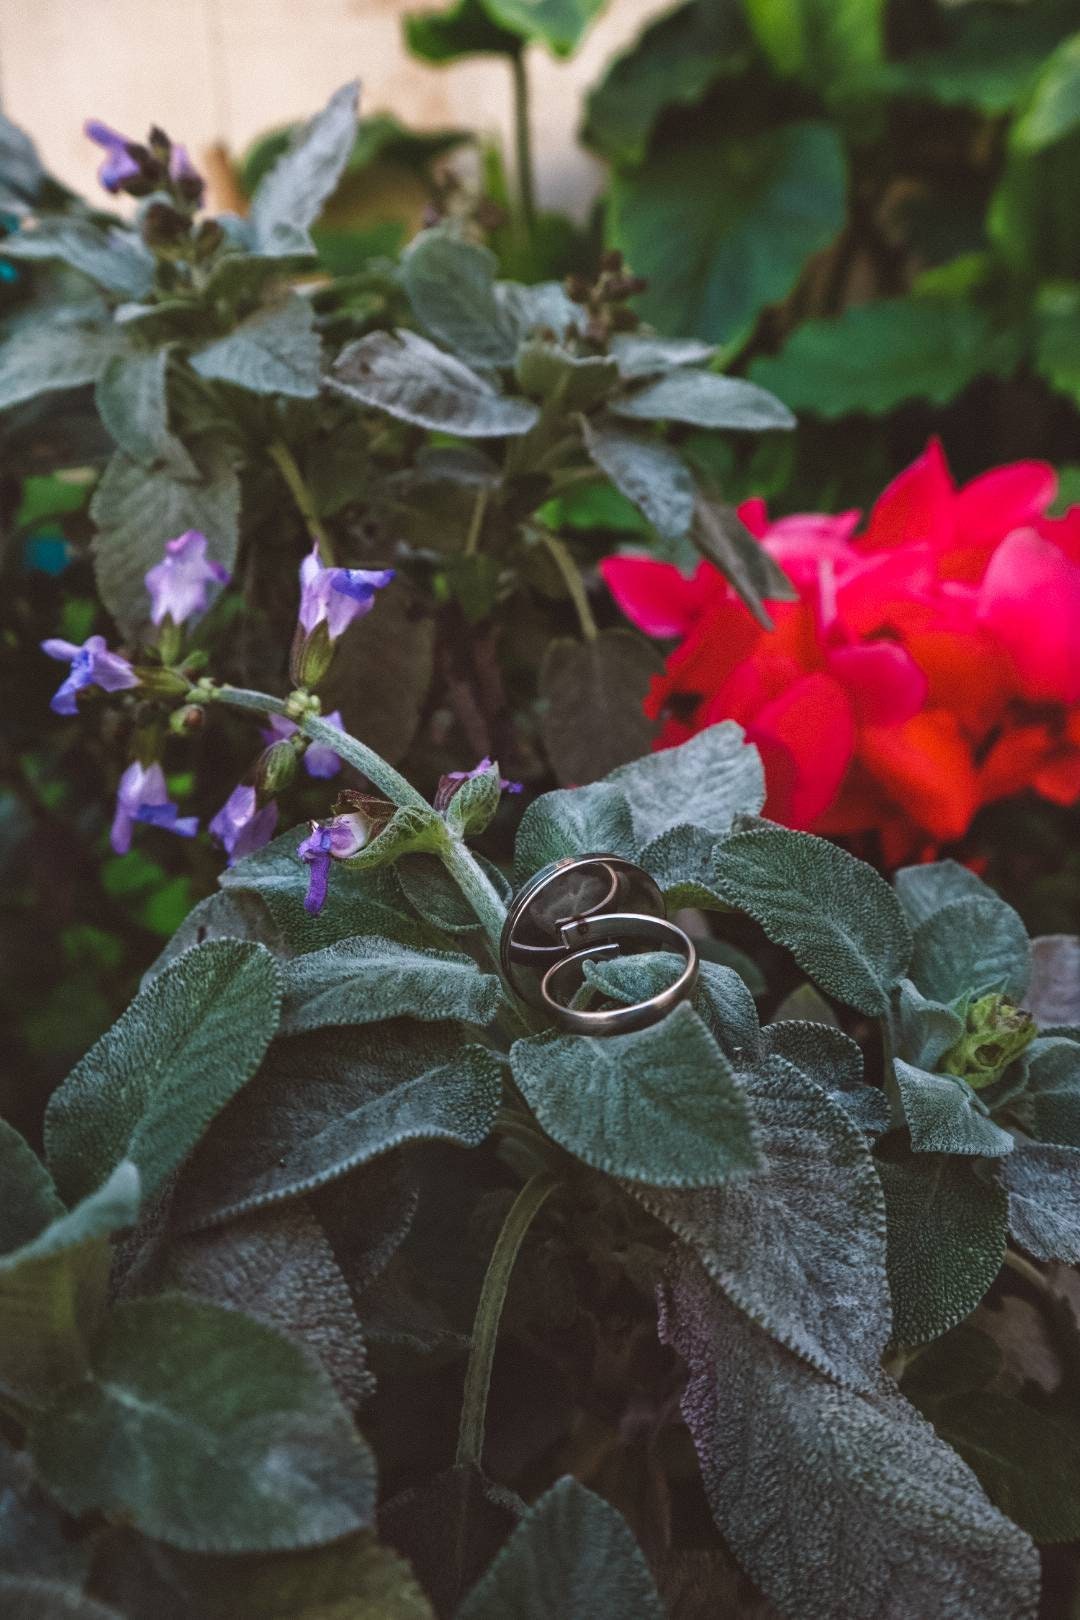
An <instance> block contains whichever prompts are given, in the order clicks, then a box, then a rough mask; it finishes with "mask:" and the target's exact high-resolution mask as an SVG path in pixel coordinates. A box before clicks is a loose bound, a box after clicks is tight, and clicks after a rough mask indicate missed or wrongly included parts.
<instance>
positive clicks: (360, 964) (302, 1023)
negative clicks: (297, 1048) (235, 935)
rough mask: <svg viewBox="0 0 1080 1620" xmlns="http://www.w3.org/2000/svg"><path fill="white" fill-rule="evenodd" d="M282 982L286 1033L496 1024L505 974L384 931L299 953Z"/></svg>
mask: <svg viewBox="0 0 1080 1620" xmlns="http://www.w3.org/2000/svg"><path fill="white" fill-rule="evenodd" d="M283 985H284V1001H283V1004H282V1009H281V1029H282V1033H283V1034H286V1035H296V1034H299V1033H301V1032H302V1031H304V1030H309V1029H323V1028H325V1027H326V1026H327V1025H335V1024H336V1025H348V1026H350V1027H352V1026H356V1025H359V1024H366V1023H377V1022H379V1021H380V1020H381V1019H384V1018H401V1017H409V1018H417V1019H421V1020H422V1021H423V1022H425V1023H438V1022H439V1021H440V1020H441V1019H444V1018H460V1019H463V1020H464V1021H465V1022H467V1023H472V1024H489V1023H490V1022H491V1020H492V1019H493V1018H494V1017H495V1014H496V1012H497V1011H498V1009H499V1004H500V1002H501V1000H502V993H501V989H500V985H499V981H498V979H496V978H495V976H494V974H491V973H478V972H477V971H476V963H475V962H474V961H473V959H472V957H471V956H459V955H457V954H455V953H454V952H451V951H431V950H425V949H423V948H422V947H421V946H420V945H419V943H415V942H412V941H409V940H398V939H388V938H386V937H385V936H380V935H378V934H368V935H366V936H363V937H361V938H359V939H350V940H343V941H342V942H341V943H340V944H338V945H329V946H327V948H326V949H325V950H323V951H312V952H311V953H310V954H309V955H306V956H301V957H299V958H298V959H297V960H296V961H294V962H292V963H290V964H289V965H288V966H287V967H286V969H285V971H284V974H283Z"/></svg>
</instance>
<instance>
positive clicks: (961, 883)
mask: <svg viewBox="0 0 1080 1620" xmlns="http://www.w3.org/2000/svg"><path fill="white" fill-rule="evenodd" d="M893 885H894V887H895V889H896V898H897V899H898V900H899V902H900V904H901V905H902V906H903V908H904V914H905V916H906V917H907V920H908V922H909V923H910V924H911V926H912V928H918V926H919V924H920V923H924V922H925V921H926V920H927V918H928V917H932V916H933V915H934V913H935V911H940V910H941V909H942V907H943V906H947V905H949V904H951V902H952V901H953V900H967V899H970V898H972V897H973V896H976V897H978V898H980V899H983V900H996V899H997V898H998V897H997V895H996V894H995V893H994V891H993V889H991V888H990V886H989V884H987V883H984V882H983V880H982V878H981V877H979V876H977V874H976V873H974V872H973V871H972V870H971V868H970V867H968V866H961V864H960V862H959V861H929V862H927V864H926V865H925V866H902V867H901V868H900V870H899V871H898V872H895V873H894V874H893Z"/></svg>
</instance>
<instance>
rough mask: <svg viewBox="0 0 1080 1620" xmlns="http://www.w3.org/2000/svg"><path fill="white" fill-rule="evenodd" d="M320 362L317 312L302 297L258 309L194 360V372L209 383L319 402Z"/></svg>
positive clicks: (204, 349) (297, 296)
mask: <svg viewBox="0 0 1080 1620" xmlns="http://www.w3.org/2000/svg"><path fill="white" fill-rule="evenodd" d="M319 362H320V350H319V336H318V333H317V332H316V330H315V316H314V312H313V310H312V307H311V303H310V301H309V300H308V299H307V298H301V297H300V295H299V294H298V293H289V294H288V295H287V296H286V297H285V298H283V299H281V300H279V301H278V302H277V303H274V304H268V305H265V306H264V307H263V308H261V309H257V310H256V311H255V313H254V314H253V315H249V316H248V317H247V319H246V320H243V321H241V322H240V324H239V326H237V327H235V328H234V329H233V330H232V331H231V332H228V333H226V335H225V336H224V337H221V338H218V339H217V341H216V342H214V343H209V344H207V345H206V347H205V348H202V349H200V350H199V352H198V353H197V354H193V355H192V356H191V367H192V370H193V371H197V372H198V374H199V376H200V377H205V378H206V379H207V380H208V381H209V382H224V383H232V384H233V386H234V387H236V388H246V389H247V390H248V392H249V393H252V394H285V395H287V396H289V397H290V398H293V399H314V398H315V396H316V394H317V393H318V392H319Z"/></svg>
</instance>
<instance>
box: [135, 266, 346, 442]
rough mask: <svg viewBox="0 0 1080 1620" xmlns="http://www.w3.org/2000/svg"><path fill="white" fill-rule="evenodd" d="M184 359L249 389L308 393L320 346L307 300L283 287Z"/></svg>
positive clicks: (314, 384)
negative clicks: (276, 295)
mask: <svg viewBox="0 0 1080 1620" xmlns="http://www.w3.org/2000/svg"><path fill="white" fill-rule="evenodd" d="M190 359H191V368H192V370H193V371H195V372H197V373H198V375H199V376H200V377H205V378H207V380H208V381H211V382H222V383H230V384H231V385H232V386H233V387H234V388H244V389H246V390H247V391H248V393H251V394H284V395H286V396H287V397H288V398H291V399H314V398H315V396H316V395H317V394H318V392H319V370H320V361H321V347H320V344H319V334H318V332H317V330H316V327H315V312H314V310H313V309H312V307H311V302H310V300H309V299H307V298H302V297H301V296H300V294H299V293H289V294H288V295H287V296H286V297H284V298H279V299H276V300H275V301H274V302H273V303H268V304H264V305H262V306H261V307H260V308H258V309H256V310H255V311H254V312H253V314H251V315H248V316H247V317H246V319H244V320H242V321H241V322H240V323H239V325H238V326H235V327H234V328H233V330H232V331H231V332H227V333H226V334H225V336H224V337H220V338H216V339H215V340H214V341H213V342H212V343H207V344H204V345H203V347H202V348H201V349H199V351H198V352H197V353H196V354H193V355H191V357H190ZM126 448H127V446H126V445H125V449H126Z"/></svg>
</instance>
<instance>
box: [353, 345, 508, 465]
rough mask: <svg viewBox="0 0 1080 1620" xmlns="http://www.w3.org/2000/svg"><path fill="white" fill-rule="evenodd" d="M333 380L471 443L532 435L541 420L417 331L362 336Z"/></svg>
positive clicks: (358, 396)
mask: <svg viewBox="0 0 1080 1620" xmlns="http://www.w3.org/2000/svg"><path fill="white" fill-rule="evenodd" d="M331 380H332V382H333V385H334V387H335V388H336V389H338V390H339V391H340V392H341V393H343V394H345V395H347V396H348V398H350V399H353V400H356V401H357V403H358V404H361V405H367V406H370V407H371V408H372V409H377V410H383V411H386V412H387V413H388V414H389V415H390V416H394V417H397V419H398V420H399V421H402V422H413V423H415V424H416V425H417V426H418V427H426V428H432V429H434V430H436V431H438V432H442V433H455V434H460V436H461V437H462V438H466V439H497V438H502V437H503V436H504V435H506V434H518V433H527V432H528V430H529V429H530V428H531V427H533V426H534V425H535V423H536V420H537V411H536V407H535V406H534V405H531V404H529V402H528V401H527V400H524V399H512V398H508V397H506V396H505V395H501V394H499V393H498V392H497V391H496V389H494V388H493V387H492V386H491V384H490V383H489V382H486V381H485V380H484V378H483V377H481V376H479V375H478V374H477V373H476V372H475V371H471V370H470V369H469V367H468V366H466V365H464V364H463V363H462V362H461V361H460V360H455V359H454V358H453V356H452V355H448V354H444V353H443V351H442V350H441V349H437V348H436V347H435V345H434V344H433V343H429V342H428V341H427V340H426V339H425V338H422V337H420V336H418V334H417V333H415V332H400V333H398V334H397V335H396V336H391V335H390V334H389V333H386V332H372V333H371V334H370V336H368V337H366V338H361V339H360V341H359V342H358V343H354V344H352V345H350V347H349V348H347V349H345V350H344V351H343V352H342V354H341V355H340V356H339V358H338V360H337V362H336V364H335V366H334V371H333V375H332V378H331Z"/></svg>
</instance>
